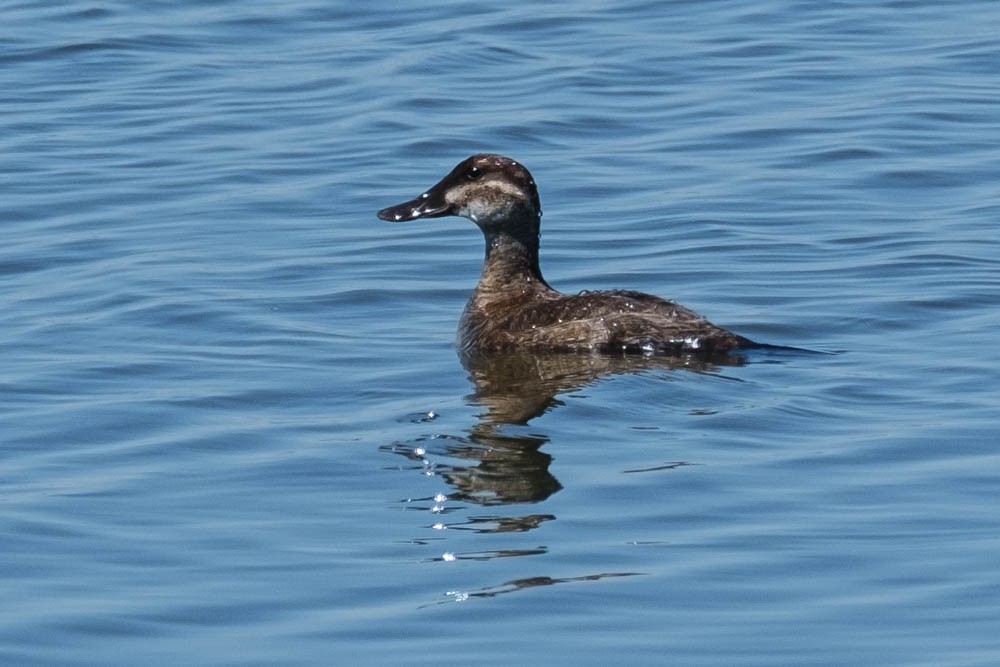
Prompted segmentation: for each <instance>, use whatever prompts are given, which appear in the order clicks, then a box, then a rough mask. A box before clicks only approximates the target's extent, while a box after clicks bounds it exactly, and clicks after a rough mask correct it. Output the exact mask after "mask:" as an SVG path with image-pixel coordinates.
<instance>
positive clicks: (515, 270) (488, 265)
mask: <svg viewBox="0 0 1000 667" xmlns="http://www.w3.org/2000/svg"><path fill="white" fill-rule="evenodd" d="M535 229H537V227H536V228H535ZM485 236H486V259H485V261H484V262H483V275H482V277H480V279H479V285H477V287H476V290H477V291H479V292H510V291H512V290H520V291H524V290H525V289H531V290H536V289H552V288H551V287H549V284H548V283H546V282H545V279H544V278H543V277H542V270H541V269H540V268H539V266H538V233H537V232H534V233H528V234H518V235H516V236H515V235H511V234H509V233H507V232H497V233H486V235H485Z"/></svg>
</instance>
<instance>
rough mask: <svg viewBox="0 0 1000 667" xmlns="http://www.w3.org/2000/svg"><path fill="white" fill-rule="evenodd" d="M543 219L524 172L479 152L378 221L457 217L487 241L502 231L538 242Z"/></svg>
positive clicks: (506, 159)
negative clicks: (531, 237)
mask: <svg viewBox="0 0 1000 667" xmlns="http://www.w3.org/2000/svg"><path fill="white" fill-rule="evenodd" d="M541 214H542V209H541V205H540V203H539V200H538V190H537V188H536V187H535V181H534V179H533V178H531V174H530V173H528V170H527V169H525V168H524V167H523V166H522V165H521V164H519V163H518V162H515V161H514V160H512V159H510V158H509V157H504V156H502V155H492V154H488V153H483V154H479V155H473V156H472V157H469V158H466V159H465V160H463V161H462V162H460V163H459V164H458V166H457V167H455V168H454V169H452V170H451V173H450V174H448V175H447V176H445V177H444V178H443V179H441V180H440V181H439V182H438V183H437V184H436V185H434V186H433V187H431V188H430V189H429V190H427V191H426V192H424V193H423V194H421V195H420V196H418V197H417V198H415V199H412V200H410V201H407V202H403V203H402V204H397V205H395V206H390V207H389V208H384V209H382V210H381V211H379V212H378V217H379V218H381V219H382V220H387V221H389V222H405V221H409V220H416V219H417V218H440V217H443V216H446V215H457V216H460V217H463V218H468V219H469V220H472V221H473V222H474V223H476V224H477V225H479V227H480V229H482V230H483V232H484V233H485V234H487V236H492V235H494V234H497V233H502V232H506V233H509V234H512V235H515V236H520V235H522V234H525V233H527V234H533V235H534V236H535V238H537V235H538V221H539V218H540V216H541Z"/></svg>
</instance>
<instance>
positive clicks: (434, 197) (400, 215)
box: [378, 187, 451, 222]
mask: <svg viewBox="0 0 1000 667" xmlns="http://www.w3.org/2000/svg"><path fill="white" fill-rule="evenodd" d="M446 215H451V205H450V204H448V202H446V201H445V200H444V197H443V196H441V194H440V193H439V192H438V190H437V188H436V187H435V188H431V189H430V190H428V191H427V192H425V193H424V194H422V195H420V196H419V197H417V198H416V199H411V200H410V201H407V202H403V203H402V204H396V205H395V206H390V207H389V208H384V209H382V210H381V211H379V212H378V217H379V218H381V219H382V220H387V221H388V222H408V221H410V220H416V219H417V218H440V217H442V216H446Z"/></svg>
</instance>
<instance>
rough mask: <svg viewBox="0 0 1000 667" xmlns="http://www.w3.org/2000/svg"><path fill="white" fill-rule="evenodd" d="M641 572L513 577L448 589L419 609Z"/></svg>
mask: <svg viewBox="0 0 1000 667" xmlns="http://www.w3.org/2000/svg"><path fill="white" fill-rule="evenodd" d="M641 574H642V573H641V572H602V573H600V574H588V575H584V576H582V577H562V578H555V577H544V576H542V577H527V578H524V579H514V580H512V581H507V582H505V583H503V584H501V585H499V586H490V587H489V588H481V589H479V590H475V591H468V592H460V591H450V592H448V593H446V594H445V597H446V599H444V600H440V601H438V602H434V603H431V604H426V605H423V606H421V609H423V608H426V607H430V606H433V605H440V604H448V603H450V602H466V601H468V600H472V599H476V598H494V597H496V596H498V595H504V594H505V593H514V592H517V591H524V590H530V589H532V588H538V587H541V586H554V585H556V584H570V583H578V582H582V581H600V580H601V579H609V578H617V577H635V576H638V575H641Z"/></svg>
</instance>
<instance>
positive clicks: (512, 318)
mask: <svg viewBox="0 0 1000 667" xmlns="http://www.w3.org/2000/svg"><path fill="white" fill-rule="evenodd" d="M459 344H460V345H461V346H462V348H464V349H481V350H500V349H513V348H525V349H536V350H549V351H595V352H611V353H622V352H624V353H630V354H684V353H696V354H719V353H726V352H728V351H730V350H732V349H735V348H739V347H743V346H746V345H748V344H750V341H749V340H747V339H746V338H743V337H742V336H737V335H735V334H733V333H731V332H728V331H726V330H725V329H722V328H720V327H718V326H716V325H714V324H712V323H711V322H709V321H708V320H706V319H705V318H703V317H701V316H699V315H698V314H696V313H694V312H693V311H691V310H688V309H687V308H684V307H683V306H681V305H679V304H676V303H674V302H673V301H668V300H666V299H661V298H659V297H656V296H653V295H650V294H644V293H642V292H633V291H628V290H615V291H608V292H581V293H579V294H575V295H566V294H560V293H559V292H556V291H555V290H551V289H539V290H535V291H525V292H522V293H519V294H515V295H511V294H510V293H506V294H503V295H489V294H483V293H481V292H480V291H479V290H477V292H476V293H474V294H473V295H472V298H471V299H470V300H469V303H468V305H467V306H466V309H465V313H464V314H463V317H462V323H461V326H460V327H459Z"/></svg>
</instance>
